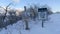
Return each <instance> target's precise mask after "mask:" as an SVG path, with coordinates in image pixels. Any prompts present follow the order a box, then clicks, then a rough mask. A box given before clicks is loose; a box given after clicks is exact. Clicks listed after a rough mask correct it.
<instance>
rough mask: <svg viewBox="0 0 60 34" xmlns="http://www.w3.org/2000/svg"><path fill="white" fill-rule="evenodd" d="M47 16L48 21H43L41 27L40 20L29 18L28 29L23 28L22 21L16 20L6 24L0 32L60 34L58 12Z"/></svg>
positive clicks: (59, 16)
mask: <svg viewBox="0 0 60 34" xmlns="http://www.w3.org/2000/svg"><path fill="white" fill-rule="evenodd" d="M49 18H50V19H49V20H48V21H45V23H44V27H43V28H42V27H41V21H40V20H36V21H33V20H30V21H29V28H30V30H25V25H24V22H23V21H18V22H17V23H15V24H13V25H9V26H7V30H5V29H3V30H2V31H0V34H60V14H52V15H50V16H49Z"/></svg>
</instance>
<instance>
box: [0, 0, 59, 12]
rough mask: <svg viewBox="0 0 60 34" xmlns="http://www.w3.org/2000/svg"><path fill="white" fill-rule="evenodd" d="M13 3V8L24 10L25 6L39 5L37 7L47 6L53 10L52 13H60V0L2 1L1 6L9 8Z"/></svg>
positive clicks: (0, 1)
mask: <svg viewBox="0 0 60 34" xmlns="http://www.w3.org/2000/svg"><path fill="white" fill-rule="evenodd" d="M11 2H12V3H13V5H11V7H13V8H23V7H24V6H25V5H26V6H27V5H30V4H31V5H32V4H37V5H39V4H40V5H44V4H47V5H48V6H50V7H51V8H52V11H54V12H56V11H60V4H59V3H60V0H0V6H3V7H5V6H7V5H8V4H9V3H11Z"/></svg>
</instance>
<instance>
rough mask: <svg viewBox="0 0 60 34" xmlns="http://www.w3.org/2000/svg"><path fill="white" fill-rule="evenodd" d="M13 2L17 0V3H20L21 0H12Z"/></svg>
mask: <svg viewBox="0 0 60 34" xmlns="http://www.w3.org/2000/svg"><path fill="white" fill-rule="evenodd" d="M12 1H13V2H15V3H19V2H20V0H12Z"/></svg>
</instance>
